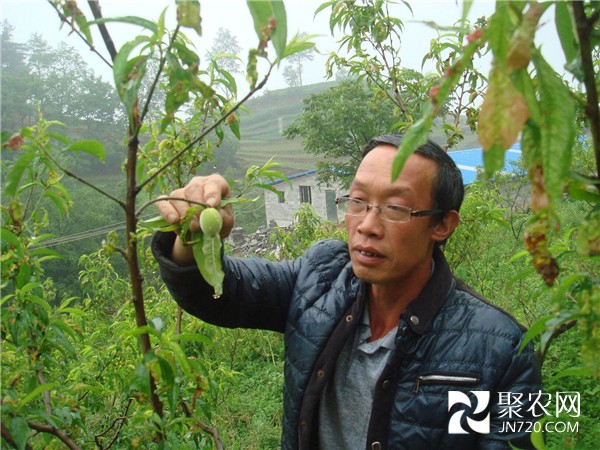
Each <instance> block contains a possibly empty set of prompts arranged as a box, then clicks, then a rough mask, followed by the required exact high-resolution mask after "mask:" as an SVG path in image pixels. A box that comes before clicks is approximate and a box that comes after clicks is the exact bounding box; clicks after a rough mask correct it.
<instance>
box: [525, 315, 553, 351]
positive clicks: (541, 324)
mask: <svg viewBox="0 0 600 450" xmlns="http://www.w3.org/2000/svg"><path fill="white" fill-rule="evenodd" d="M551 318H552V316H543V317H540V318H539V319H538V320H536V322H535V323H534V324H533V325H531V326H530V327H529V329H528V330H527V333H525V336H523V341H522V342H521V346H520V347H519V352H522V351H523V349H524V348H525V346H526V345H527V344H528V343H529V341H531V340H532V339H534V338H535V337H537V336H539V335H540V334H542V333H543V332H544V330H546V323H547V322H548V321H549V320H550V319H551Z"/></svg>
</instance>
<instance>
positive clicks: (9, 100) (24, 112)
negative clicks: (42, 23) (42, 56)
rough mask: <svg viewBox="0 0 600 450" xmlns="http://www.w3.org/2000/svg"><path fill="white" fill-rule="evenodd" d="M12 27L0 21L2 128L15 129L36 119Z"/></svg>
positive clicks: (21, 47)
mask: <svg viewBox="0 0 600 450" xmlns="http://www.w3.org/2000/svg"><path fill="white" fill-rule="evenodd" d="M14 29H15V27H14V26H12V25H10V24H9V23H8V22H6V21H4V22H3V23H2V29H1V31H2V34H1V35H0V39H1V48H0V52H1V53H2V60H1V62H2V64H1V68H2V72H1V73H2V76H1V77H0V91H1V93H2V108H1V110H2V130H3V131H7V132H8V130H15V129H18V128H21V127H24V126H26V125H30V124H31V123H32V122H35V121H37V117H36V116H35V108H34V107H33V105H31V104H30V103H29V102H28V99H29V98H30V96H31V89H32V80H31V77H30V72H29V68H28V66H27V61H26V57H25V49H24V44H20V43H17V42H14V41H13V40H12V36H13V32H14Z"/></svg>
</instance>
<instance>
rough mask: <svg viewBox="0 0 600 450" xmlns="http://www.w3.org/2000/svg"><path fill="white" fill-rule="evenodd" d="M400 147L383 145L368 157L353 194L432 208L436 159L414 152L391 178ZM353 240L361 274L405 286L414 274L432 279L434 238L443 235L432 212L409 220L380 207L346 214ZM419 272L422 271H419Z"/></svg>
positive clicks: (376, 281)
mask: <svg viewBox="0 0 600 450" xmlns="http://www.w3.org/2000/svg"><path fill="white" fill-rule="evenodd" d="M396 152H397V149H396V148H395V147H393V146H391V145H380V146H377V147H375V148H374V149H373V150H371V151H370V152H369V153H368V154H367V155H366V156H365V158H364V159H363V161H362V162H361V164H360V166H359V167H358V170H357V172H356V176H355V178H354V180H353V182H352V184H351V186H350V192H349V194H350V197H352V198H357V199H360V200H363V201H365V202H367V203H369V204H370V205H381V204H397V205H403V206H408V207H409V208H411V209H412V210H413V211H414V210H421V209H431V207H432V184H433V180H434V178H435V176H436V174H437V165H436V163H435V162H434V161H432V160H431V159H428V158H424V157H423V156H420V155H418V154H413V155H411V156H410V157H409V158H408V160H407V161H406V164H405V166H404V169H403V170H402V173H401V174H400V176H399V177H398V179H397V180H396V181H395V182H394V183H392V182H391V167H392V161H393V159H394V156H395V155H396ZM346 228H347V230H348V246H349V250H350V258H351V260H352V268H353V270H354V273H355V274H356V276H357V277H359V278H361V279H363V280H365V281H367V282H369V283H372V284H373V285H381V286H382V287H383V286H386V287H393V288H395V287H398V288H399V287H401V286H402V285H403V283H406V282H409V283H410V282H411V280H417V279H423V277H425V278H424V279H427V277H428V276H429V271H430V270H431V255H432V251H433V245H434V240H439V239H438V238H437V235H436V233H435V229H436V227H432V226H431V217H412V218H411V219H410V221H408V222H406V223H393V222H387V221H384V220H382V219H381V217H380V216H379V215H378V211H377V209H376V208H372V209H370V210H369V211H368V212H367V214H366V215H365V216H362V217H359V216H351V215H346ZM416 275H418V276H416Z"/></svg>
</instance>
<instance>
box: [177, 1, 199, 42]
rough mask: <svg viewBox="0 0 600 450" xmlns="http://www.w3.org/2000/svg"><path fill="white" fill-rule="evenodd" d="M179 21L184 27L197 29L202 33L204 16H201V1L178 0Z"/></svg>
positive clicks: (197, 31)
mask: <svg viewBox="0 0 600 450" xmlns="http://www.w3.org/2000/svg"><path fill="white" fill-rule="evenodd" d="M176 3H177V22H178V23H179V25H181V26H182V27H188V28H192V29H194V30H196V33H198V34H199V35H202V18H201V17H200V2H199V1H198V0H177V1H176Z"/></svg>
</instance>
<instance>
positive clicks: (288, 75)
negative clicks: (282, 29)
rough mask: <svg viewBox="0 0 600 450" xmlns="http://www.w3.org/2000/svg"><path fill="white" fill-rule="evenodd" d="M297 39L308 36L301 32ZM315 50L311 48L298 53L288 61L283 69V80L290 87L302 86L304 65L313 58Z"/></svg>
mask: <svg viewBox="0 0 600 450" xmlns="http://www.w3.org/2000/svg"><path fill="white" fill-rule="evenodd" d="M297 37H298V38H299V39H305V38H306V37H308V34H306V33H304V32H302V33H298V34H297ZM315 53H316V50H315V49H314V47H311V48H309V49H307V50H305V51H303V52H298V53H296V54H294V55H292V56H290V57H289V58H287V59H288V61H289V62H288V63H287V64H286V66H285V67H284V69H283V78H284V79H285V82H286V83H287V85H288V86H290V87H296V86H303V83H302V73H303V72H304V64H305V63H306V62H308V61H312V60H313V59H314V58H315Z"/></svg>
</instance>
